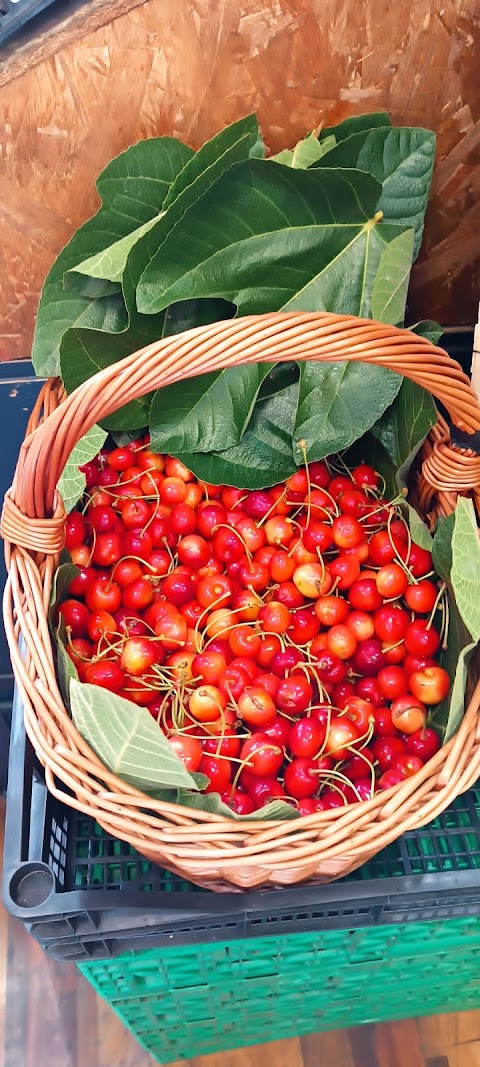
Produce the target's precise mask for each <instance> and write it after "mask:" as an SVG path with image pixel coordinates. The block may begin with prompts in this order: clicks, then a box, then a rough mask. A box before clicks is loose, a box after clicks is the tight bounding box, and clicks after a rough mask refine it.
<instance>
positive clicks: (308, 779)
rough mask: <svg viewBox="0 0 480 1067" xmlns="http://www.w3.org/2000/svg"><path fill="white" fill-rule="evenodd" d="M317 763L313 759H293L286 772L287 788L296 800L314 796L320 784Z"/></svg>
mask: <svg viewBox="0 0 480 1067" xmlns="http://www.w3.org/2000/svg"><path fill="white" fill-rule="evenodd" d="M317 770H318V768H317V764H316V762H315V760H313V759H293V760H292V762H291V763H289V764H287V766H286V768H285V774H284V782H285V790H286V792H287V793H288V795H289V796H291V797H295V799H296V800H302V799H304V798H305V797H312V796H313V794H314V793H316V792H317V789H318V786H319V776H318V774H317Z"/></svg>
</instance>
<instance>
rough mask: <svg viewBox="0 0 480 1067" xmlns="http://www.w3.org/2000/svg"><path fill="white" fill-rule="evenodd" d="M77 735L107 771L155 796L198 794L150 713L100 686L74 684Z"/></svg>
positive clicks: (71, 697)
mask: <svg viewBox="0 0 480 1067" xmlns="http://www.w3.org/2000/svg"><path fill="white" fill-rule="evenodd" d="M70 702H71V708H72V717H73V721H74V723H75V726H76V727H77V730H78V731H79V733H80V734H81V735H82V737H83V738H85V741H87V742H88V744H89V745H90V746H91V748H93V751H94V752H96V754H97V756H99V758H100V759H101V760H102V762H103V763H104V764H105V766H106V767H108V770H109V771H112V773H113V774H116V775H117V776H118V777H119V778H122V779H123V781H124V782H128V783H129V784H130V785H133V786H135V787H136V788H137V789H141V790H142V791H143V792H144V793H151V792H154V791H155V790H157V789H162V788H167V789H171V788H174V789H175V788H184V789H194V790H196V789H197V784H196V782H195V780H194V778H192V775H191V774H189V773H188V771H187V769H186V767H185V765H184V764H183V763H182V761H181V760H180V759H179V758H178V756H177V755H176V753H175V752H174V751H173V749H172V747H171V745H169V743H168V741H167V739H166V737H165V735H164V734H163V733H162V731H161V729H160V728H159V726H158V724H157V723H156V722H155V720H154V719H153V718H152V716H151V715H150V713H149V711H147V709H146V708H142V707H140V706H139V705H138V704H133V703H132V702H131V701H130V700H125V698H124V697H121V696H118V695H117V694H116V693H110V692H108V691H107V690H105V689H102V688H101V686H98V685H86V684H83V683H81V682H77V681H75V679H73V680H72V681H71V682H70Z"/></svg>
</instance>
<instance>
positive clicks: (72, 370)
mask: <svg viewBox="0 0 480 1067" xmlns="http://www.w3.org/2000/svg"><path fill="white" fill-rule="evenodd" d="M143 319H144V320H145V319H146V317H143ZM138 320H140V316H138ZM163 324H164V315H161V316H159V315H155V316H152V317H151V318H150V320H149V319H146V321H138V326H137V325H135V326H131V327H130V328H129V329H128V330H124V331H123V332H122V333H113V334H105V333H102V332H101V331H100V330H78V329H75V330H67V332H66V333H65V335H64V337H63V339H62V342H61V345H60V369H61V375H62V379H63V384H64V386H65V388H66V390H67V393H71V392H73V390H74V389H76V388H77V386H79V385H81V384H82V383H83V382H86V381H88V379H89V378H91V377H92V376H93V375H94V374H96V373H97V372H98V371H100V370H105V368H106V367H110V366H111V365H112V363H117V362H118V361H119V360H120V359H124V357H125V356H129V355H131V353H132V352H135V351H137V349H140V348H144V347H145V345H148V344H150V343H151V342H152V341H156V340H157V339H158V337H159V336H161V333H162V329H163ZM150 401H151V396H149V397H148V396H147V397H141V398H140V399H139V400H132V401H130V403H128V404H124V405H123V407H122V408H120V410H119V411H118V412H115V414H113V415H110V416H109V417H108V418H106V419H103V420H102V425H103V426H104V427H105V429H107V430H139V429H142V428H143V427H144V426H147V425H148V412H149V409H150Z"/></svg>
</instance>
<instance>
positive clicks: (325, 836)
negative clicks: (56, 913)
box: [2, 312, 480, 891]
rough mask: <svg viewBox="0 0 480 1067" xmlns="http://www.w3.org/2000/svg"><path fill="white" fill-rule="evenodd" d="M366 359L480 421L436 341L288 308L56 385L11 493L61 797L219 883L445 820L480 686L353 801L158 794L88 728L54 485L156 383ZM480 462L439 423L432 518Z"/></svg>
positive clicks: (28, 692) (31, 671) (426, 478)
mask: <svg viewBox="0 0 480 1067" xmlns="http://www.w3.org/2000/svg"><path fill="white" fill-rule="evenodd" d="M290 360H316V361H331V360H345V361H347V360H357V361H363V362H366V363H374V364H377V365H381V366H385V367H388V368H389V369H391V370H393V371H396V372H398V373H400V374H403V375H405V376H406V377H408V378H411V379H412V380H413V381H415V382H417V383H418V384H420V385H422V386H423V387H424V388H425V389H428V390H429V391H430V392H431V393H432V394H433V395H434V396H435V397H436V398H438V399H439V400H441V401H442V402H443V404H444V405H445V407H446V409H447V410H448V412H449V414H450V416H451V418H452V420H453V422H454V423H455V424H456V425H457V426H459V427H460V428H461V429H463V430H465V431H467V432H474V431H476V430H478V429H480V408H479V406H478V403H477V400H476V398H475V396H474V394H473V392H472V390H471V387H470V384H469V381H468V378H467V377H466V375H465V374H464V373H463V371H462V370H461V369H460V367H459V366H458V364H456V363H455V362H454V361H452V360H451V359H450V357H449V356H448V355H447V354H446V353H445V352H444V351H443V350H442V349H439V348H436V347H435V346H434V345H432V344H431V343H430V342H428V341H427V340H425V339H424V338H422V337H418V336H416V335H415V334H412V333H410V332H409V331H407V330H400V329H397V328H395V327H393V326H386V325H384V324H381V323H377V322H373V321H371V320H362V319H358V318H355V317H353V316H345V315H330V314H327V313H323V312H319V313H281V312H279V313H275V314H271V315H257V316H250V317H246V318H241V319H234V320H229V321H226V322H218V323H215V324H213V325H211V326H206V327H200V328H198V329H195V330H190V331H188V332H187V333H184V334H179V335H177V336H174V337H171V338H166V339H164V340H162V341H159V342H158V343H156V344H153V345H150V346H149V347H148V348H145V349H143V350H142V351H140V352H136V353H134V354H133V355H131V356H128V357H127V358H126V359H124V360H122V362H121V363H119V364H116V365H115V366H114V367H111V368H108V369H106V370H104V371H101V372H100V373H99V374H97V375H95V377H94V378H92V379H90V380H89V381H88V382H86V383H85V384H84V385H82V386H80V387H79V388H78V389H77V390H76V391H75V392H74V393H72V394H71V395H70V396H69V397H65V394H64V392H63V389H62V386H61V384H60V383H59V382H58V381H54V380H52V381H50V382H48V383H47V385H46V386H45V387H44V389H43V391H42V394H41V396H40V398H39V401H38V403H37V405H36V408H35V410H34V412H33V414H32V418H31V420H30V424H29V427H28V431H27V436H26V438H25V441H24V443H23V445H22V448H21V451H20V456H19V460H18V465H17V470H16V473H15V478H14V482H13V485H12V488H11V489H10V491H9V493H8V494H7V496H6V498H5V503H4V510H3V516H2V535H3V537H4V540H5V551H6V560H7V570H8V573H9V577H8V581H7V585H6V589H5V596H4V619H5V628H6V632H7V638H8V642H9V647H10V653H11V658H12V664H13V669H14V673H15V678H16V681H17V684H18V687H19V690H20V693H21V696H22V700H23V704H24V709H25V725H26V729H27V733H28V735H29V737H30V739H31V741H32V743H33V745H34V747H35V749H36V751H37V753H38V755H39V757H40V759H41V761H42V763H43V764H44V766H45V772H46V780H47V785H48V788H49V789H50V791H51V792H52V793H53V794H54V795H55V796H56V797H58V798H59V799H60V800H62V801H63V803H65V804H67V805H70V806H72V807H74V808H76V809H78V810H80V811H82V812H85V813H86V814H88V815H91V816H93V817H94V818H95V819H96V820H97V821H98V822H99V823H100V825H101V826H103V827H104V829H106V830H107V831H108V832H110V833H112V834H114V835H116V836H117V837H120V838H122V839H123V840H125V841H128V842H129V843H130V844H132V845H133V846H134V847H135V848H137V849H138V850H139V851H140V852H142V853H143V854H144V855H146V856H148V858H149V859H151V860H153V861H155V862H158V863H161V864H162V865H163V866H165V867H167V868H169V869H171V870H174V871H176V872H178V873H180V874H181V875H182V876H184V877H186V878H188V879H190V880H191V881H192V882H196V883H198V884H201V885H204V886H207V887H208V888H211V889H215V890H217V891H232V890H234V891H235V890H236V891H240V890H243V889H248V888H250V887H253V886H257V887H258V886H281V885H290V884H293V883H295V882H300V881H304V880H307V879H308V880H311V881H316V882H325V881H331V880H332V879H334V878H338V877H340V876H342V875H345V874H347V873H348V872H349V871H352V870H354V869H355V868H356V867H359V866H360V865H361V864H362V863H364V862H365V861H366V860H367V859H369V858H370V857H371V856H373V855H375V853H376V852H378V851H379V850H380V849H381V848H383V847H384V846H385V845H387V844H388V843H389V842H391V841H393V840H394V839H395V838H396V837H398V836H399V835H400V834H401V833H403V832H404V831H406V830H409V829H413V828H415V827H418V826H421V825H424V824H425V823H427V822H429V821H430V820H431V819H433V818H435V816H437V815H438V814H439V813H440V812H441V811H443V810H444V808H446V807H447V806H448V804H450V803H451V801H452V800H453V799H454V797H456V796H457V795H458V794H459V793H462V792H464V791H465V790H466V789H468V788H469V787H470V786H471V785H472V784H473V783H474V782H475V781H476V779H477V778H478V776H479V774H480V715H479V709H480V686H477V688H476V689H475V691H474V693H473V695H472V697H471V699H470V701H469V704H468V707H467V709H466V712H465V716H464V719H463V721H462V724H461V727H460V729H459V731H458V733H457V734H456V736H455V737H454V738H453V740H452V741H450V742H449V743H448V744H447V745H445V746H444V747H443V748H442V749H441V750H440V751H439V752H438V753H437V754H436V755H435V756H434V758H433V759H432V760H430V761H429V762H428V763H427V764H426V765H425V766H424V767H423V768H422V770H421V771H420V772H419V773H418V774H416V775H415V776H414V777H413V778H409V779H407V780H406V781H405V782H402V783H401V784H400V785H398V786H396V787H395V788H393V789H391V790H389V791H388V792H381V793H378V794H375V796H374V797H372V799H371V800H369V801H366V802H363V803H361V804H356V805H349V806H347V807H345V809H334V810H333V811H326V812H318V813H316V814H314V815H309V816H303V817H302V818H300V819H298V820H294V821H291V822H290V821H287V822H255V821H253V820H252V821H250V822H248V821H247V820H244V821H242V822H241V823H239V822H237V821H235V820H233V819H228V818H225V817H223V816H220V815H213V814H210V813H207V812H202V811H196V810H194V809H190V808H181V807H179V806H176V805H172V804H167V803H164V802H161V801H158V800H152V799H150V798H147V797H146V796H145V795H144V794H142V793H140V792H139V791H138V790H136V789H134V788H132V787H131V786H129V785H127V784H126V783H125V782H122V781H121V780H120V779H119V778H117V777H115V775H113V774H112V773H110V772H109V771H108V770H107V769H106V768H105V766H104V765H103V764H102V762H101V761H100V760H99V759H98V757H97V756H96V755H95V753H94V752H92V750H91V749H90V747H89V746H88V745H87V744H86V742H85V741H84V740H83V739H82V738H81V737H80V735H79V734H78V732H77V731H76V729H75V727H74V726H73V723H72V721H71V719H70V716H69V714H68V712H67V711H66V709H65V706H64V704H63V700H62V697H61V694H60V692H59V688H58V684H57V680H56V676H55V658H54V652H53V648H52V642H51V636H50V632H49V627H48V621H47V612H48V605H49V598H50V592H51V587H52V579H53V575H54V572H55V569H56V567H57V565H58V559H59V553H60V551H61V549H62V547H63V544H64V528H65V511H64V508H63V504H62V501H61V499H60V498H59V496H58V494H57V492H56V484H57V481H58V478H59V476H60V474H61V472H62V470H63V467H64V465H65V463H66V461H67V459H68V456H69V454H70V452H71V451H72V449H73V447H74V446H75V444H76V443H77V442H78V441H79V440H80V438H81V437H82V436H83V435H84V434H85V433H86V432H87V430H88V429H89V428H90V427H91V426H93V425H94V424H95V423H96V422H98V421H101V420H103V419H105V418H106V417H107V415H109V414H111V413H112V412H113V411H115V410H117V408H119V407H121V406H122V405H123V404H125V403H127V402H128V401H130V400H133V399H136V398H137V397H140V396H143V395H145V394H146V393H149V392H151V391H153V390H154V389H157V388H160V387H162V386H164V385H170V384H172V383H174V382H176V381H179V380H180V379H183V378H188V377H192V376H193V375H195V374H198V373H204V372H207V371H212V370H217V369H220V368H223V367H230V366H234V365H238V364H241V363H247V362H266V361H268V362H272V363H274V362H284V361H290ZM479 486H480V457H478V456H476V455H474V454H473V453H471V452H469V451H468V450H463V451H458V450H455V449H453V448H452V447H451V445H450V443H449V436H448V426H447V424H446V422H445V421H444V420H443V419H442V418H440V419H439V422H438V423H437V425H436V426H435V427H434V429H433V431H432V432H431V434H430V436H429V439H428V441H427V442H425V445H424V449H423V454H422V468H421V471H420V473H419V475H418V476H417V484H416V486H415V498H416V501H417V502H418V503H419V504H420V507H421V510H422V512H423V514H424V515H425V516H429V517H430V518H432V517H434V516H436V515H438V514H443V515H445V514H448V513H449V512H450V511H451V510H452V509H453V508H454V506H455V502H456V499H457V495H458V493H465V492H467V493H469V495H471V496H472V497H473V498H474V501H475V503H476V504H478V503H479V499H478V495H477V490H478V487H479Z"/></svg>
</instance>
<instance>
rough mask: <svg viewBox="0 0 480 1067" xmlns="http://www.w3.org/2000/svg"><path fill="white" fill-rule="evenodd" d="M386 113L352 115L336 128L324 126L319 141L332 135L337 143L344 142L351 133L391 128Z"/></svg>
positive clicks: (374, 112)
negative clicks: (385, 127)
mask: <svg viewBox="0 0 480 1067" xmlns="http://www.w3.org/2000/svg"><path fill="white" fill-rule="evenodd" d="M391 125H392V124H391V122H390V117H389V114H388V111H373V112H372V114H371V115H352V116H351V117H350V118H349V119H344V120H343V122H339V123H338V125H337V126H325V127H324V128H323V129H322V130H321V131H320V134H319V138H320V140H321V141H324V140H326V139H327V138H329V137H331V136H332V135H333V136H334V137H335V140H336V141H337V142H339V141H345V140H346V138H347V137H351V135H352V133H362V131H363V130H373V129H375V128H376V127H377V126H391Z"/></svg>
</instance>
